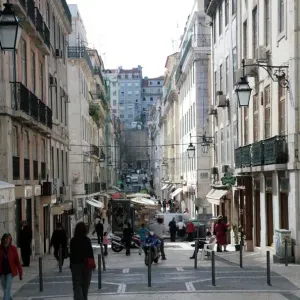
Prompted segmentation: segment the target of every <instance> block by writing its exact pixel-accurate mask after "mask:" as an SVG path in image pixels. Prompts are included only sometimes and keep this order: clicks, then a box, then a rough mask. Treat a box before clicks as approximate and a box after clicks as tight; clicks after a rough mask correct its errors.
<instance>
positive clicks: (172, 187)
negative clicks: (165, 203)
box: [168, 184, 176, 192]
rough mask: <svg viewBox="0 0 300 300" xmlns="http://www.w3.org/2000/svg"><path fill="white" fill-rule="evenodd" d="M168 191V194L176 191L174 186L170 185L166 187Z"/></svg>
mask: <svg viewBox="0 0 300 300" xmlns="http://www.w3.org/2000/svg"><path fill="white" fill-rule="evenodd" d="M168 190H169V191H170V192H173V191H175V190H176V185H171V184H170V186H169V187H168Z"/></svg>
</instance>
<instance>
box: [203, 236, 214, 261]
mask: <svg viewBox="0 0 300 300" xmlns="http://www.w3.org/2000/svg"><path fill="white" fill-rule="evenodd" d="M216 243H217V241H216V240H215V241H214V242H213V243H211V244H205V245H204V247H203V249H202V252H201V260H204V252H206V253H211V252H212V251H214V248H215V245H216Z"/></svg>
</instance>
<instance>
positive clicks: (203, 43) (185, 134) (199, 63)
mask: <svg viewBox="0 0 300 300" xmlns="http://www.w3.org/2000/svg"><path fill="white" fill-rule="evenodd" d="M207 23H208V17H207V16H206V15H205V13H204V1H203V0H201V1H200V0H195V1H194V5H193V8H192V11H191V14H190V15H189V17H188V19H187V22H186V26H185V30H184V33H183V35H182V38H181V43H180V49H179V63H178V66H177V69H176V72H175V84H176V88H177V90H178V91H179V107H180V108H179V109H180V117H179V119H180V139H179V141H180V142H179V143H180V144H181V147H180V161H181V166H180V175H181V178H182V181H183V182H184V184H185V188H184V189H183V190H182V192H181V194H182V195H180V194H177V195H176V197H182V201H181V208H182V209H183V208H187V209H188V210H189V212H190V214H191V216H194V214H195V208H196V206H198V212H199V213H207V212H210V210H211V205H208V202H207V200H206V194H207V193H208V191H209V184H210V159H211V154H210V152H207V153H206V151H203V150H204V149H203V147H202V144H203V141H204V139H206V137H210V136H209V135H210V128H209V118H208V107H209V101H208V61H209V54H210V51H211V48H210V44H211V41H210V27H209V26H208V25H207ZM189 143H192V144H193V145H194V146H195V151H194V153H193V154H194V155H193V157H191V158H189V157H188V155H187V148H188V145H189ZM195 203H197V204H198V205H195Z"/></svg>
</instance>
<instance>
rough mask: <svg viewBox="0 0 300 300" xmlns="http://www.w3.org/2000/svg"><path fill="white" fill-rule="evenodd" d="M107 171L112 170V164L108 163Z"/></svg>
mask: <svg viewBox="0 0 300 300" xmlns="http://www.w3.org/2000/svg"><path fill="white" fill-rule="evenodd" d="M107 166H108V169H109V171H111V170H112V167H113V164H112V162H111V161H110V162H109V163H108V165H107Z"/></svg>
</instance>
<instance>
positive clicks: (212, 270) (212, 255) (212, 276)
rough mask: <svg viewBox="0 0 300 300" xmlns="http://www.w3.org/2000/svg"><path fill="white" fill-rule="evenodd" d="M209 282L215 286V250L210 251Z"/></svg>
mask: <svg viewBox="0 0 300 300" xmlns="http://www.w3.org/2000/svg"><path fill="white" fill-rule="evenodd" d="M211 284H212V286H216V256H215V251H212V252H211Z"/></svg>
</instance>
